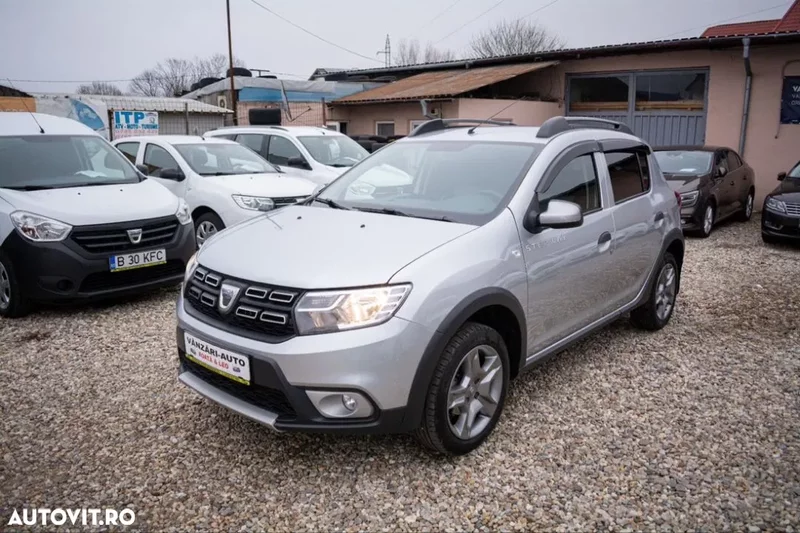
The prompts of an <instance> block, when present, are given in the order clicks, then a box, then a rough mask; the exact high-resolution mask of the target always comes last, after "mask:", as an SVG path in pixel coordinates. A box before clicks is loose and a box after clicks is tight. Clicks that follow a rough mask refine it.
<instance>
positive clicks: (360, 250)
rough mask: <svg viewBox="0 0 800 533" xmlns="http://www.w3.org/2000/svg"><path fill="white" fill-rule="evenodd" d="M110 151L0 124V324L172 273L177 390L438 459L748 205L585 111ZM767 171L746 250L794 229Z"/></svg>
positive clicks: (479, 434) (31, 121) (222, 133)
mask: <svg viewBox="0 0 800 533" xmlns="http://www.w3.org/2000/svg"><path fill="white" fill-rule="evenodd" d="M113 144H114V146H115V147H116V148H117V149H114V148H113V147H112V146H111V145H110V144H109V143H107V142H106V141H105V140H104V139H102V138H101V137H99V136H98V135H96V134H94V133H93V132H91V130H89V129H88V128H86V127H85V126H83V125H81V124H79V123H77V122H74V121H71V120H69V119H63V118H57V117H51V116H47V115H40V114H31V113H0V167H2V168H3V173H2V174H0V215H2V216H0V243H1V244H2V245H1V246H0V315H2V316H7V317H13V316H19V315H21V314H23V313H24V312H25V311H26V309H27V308H28V306H29V305H30V304H31V303H32V302H35V301H67V300H76V299H78V300H81V299H92V298H101V297H107V296H109V295H116V294H123V293H129V292H136V291H140V290H143V289H149V288H153V287H158V286H162V285H167V284H177V283H178V282H180V281H182V282H183V285H182V290H181V294H180V296H179V298H178V303H177V319H178V336H177V354H178V361H179V376H178V378H179V380H180V382H181V383H183V384H184V385H186V386H188V387H189V388H191V389H193V390H194V391H196V392H197V393H199V394H200V395H202V396H205V397H207V398H209V399H211V400H213V401H215V402H217V403H219V404H221V405H223V406H225V407H227V408H228V409H231V410H232V411H235V412H237V413H239V414H241V415H244V416H246V417H249V418H252V419H254V420H256V421H258V422H260V423H262V424H265V425H267V426H269V427H271V428H273V429H276V430H280V431H312V432H335V433H397V432H411V433H413V434H415V435H416V437H417V438H418V439H419V441H420V442H421V443H422V444H423V445H424V446H425V447H427V448H430V449H432V450H435V451H437V452H441V453H446V454H463V453H468V452H470V451H472V450H474V449H475V448H477V447H478V446H480V445H481V443H482V442H483V441H484V440H485V439H486V438H487V437H488V436H489V434H490V433H491V432H492V430H493V428H494V426H495V425H496V424H497V421H498V419H499V417H500V414H501V412H502V410H503V406H504V402H505V397H506V394H507V391H508V386H509V383H510V381H511V380H512V379H513V378H515V377H516V376H517V375H518V374H519V373H521V372H522V371H523V370H525V369H527V368H529V367H531V366H533V365H535V364H537V363H539V362H541V361H543V360H544V359H546V358H547V357H549V356H551V355H553V354H555V353H557V352H559V351H561V350H563V349H565V348H566V347H567V346H569V345H571V344H572V343H574V342H576V341H577V340H579V339H581V338H583V337H584V336H586V335H588V334H590V333H592V332H594V331H596V330H598V329H599V328H601V327H603V326H605V325H606V324H608V323H610V322H611V321H613V320H615V319H616V318H618V317H620V316H621V315H623V314H630V317H631V320H632V322H633V324H634V325H635V326H637V327H639V328H641V329H645V330H658V329H661V328H663V327H664V326H665V325H666V324H667V323H668V322H669V320H670V318H671V316H672V314H673V312H674V310H675V305H676V300H677V295H678V293H679V289H680V276H681V268H682V264H683V259H684V241H683V238H684V237H683V233H684V230H685V231H694V232H697V233H698V234H699V235H701V236H705V237H707V236H708V235H709V234H710V233H711V231H712V229H713V226H714V224H715V223H717V222H719V221H720V220H723V219H724V218H727V217H732V216H737V217H739V218H740V219H742V220H747V219H749V218H750V217H751V215H752V211H753V203H754V198H755V187H754V179H753V170H752V168H750V167H749V166H748V165H747V164H746V163H744V162H743V161H742V159H741V158H740V157H739V155H738V154H737V153H736V152H734V151H733V150H730V149H728V148H721V147H706V148H697V147H670V148H663V149H656V150H652V149H651V148H650V147H649V146H648V145H647V144H646V143H645V142H644V141H642V140H641V139H639V138H638V137H636V136H634V135H633V134H632V132H631V131H630V129H629V128H627V126H624V125H622V124H619V123H615V122H610V121H605V120H601V119H585V118H584V119H575V118H566V117H556V118H553V119H550V120H548V121H546V122H545V123H544V124H543V125H542V126H541V127H538V128H532V127H517V126H510V125H507V124H504V123H493V122H491V121H479V120H478V121H464V120H457V121H447V120H440V119H437V120H432V121H429V122H426V123H424V124H422V125H420V126H419V127H418V128H416V129H415V130H414V132H413V133H412V134H411V135H409V136H407V137H405V138H403V139H400V140H396V141H394V142H392V143H390V144H388V145H387V146H385V147H383V148H382V149H381V150H379V151H376V152H375V153H374V154H372V155H369V156H368V153H367V152H366V150H364V149H363V148H362V147H361V146H360V145H359V144H358V143H357V142H355V141H353V140H352V139H349V138H348V137H346V136H344V135H341V134H338V133H336V132H331V131H329V130H324V129H322V128H301V127H296V128H295V127H282V126H258V127H236V128H224V129H220V130H216V131H213V132H209V133H207V134H205V135H204V136H203V137H197V136H153V137H136V138H125V139H119V140H117V141H115V142H114V143H113ZM350 167H354V168H352V170H350V171H349V172H347V173H346V174H344V175H341V176H340V174H341V173H342V172H344V171H345V170H347V169H348V168H350ZM781 179H782V182H781V185H780V186H779V187H778V189H776V190H775V191H773V192H772V193H771V194H770V195H769V196H768V197H767V200H766V202H765V215H764V217H763V218H764V222H763V223H762V230H763V231H764V232H765V233H764V238H765V240H767V239H768V238H774V237H777V236H779V235H780V236H791V235H793V234H792V232H798V229H797V228H798V221H800V208H798V206H800V201H798V199H797V195H800V193H798V192H797V190H798V185H797V183H800V165H798V167H795V168H794V169H792V170H791V171H790V172H789V173H788V174H787V175H783V176H781ZM795 210H797V213H795ZM225 228H229V229H227V230H226V231H221V230H222V229H225ZM198 247H199V250H198ZM195 252H196V253H195ZM565 288H569V290H565Z"/></svg>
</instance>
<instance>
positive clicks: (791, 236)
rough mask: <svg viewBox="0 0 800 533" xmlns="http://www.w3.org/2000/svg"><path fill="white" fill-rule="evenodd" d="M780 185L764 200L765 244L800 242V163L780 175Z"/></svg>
mask: <svg viewBox="0 0 800 533" xmlns="http://www.w3.org/2000/svg"><path fill="white" fill-rule="evenodd" d="M778 181H780V182H781V183H780V185H778V186H777V187H776V188H775V189H774V190H773V191H772V192H770V193H769V194H768V195H767V197H766V198H765V199H764V212H763V213H762V214H761V237H762V238H763V239H764V242H768V243H772V242H777V241H795V242H800V162H798V163H797V164H796V165H795V166H794V168H793V169H792V170H790V171H789V173H788V174H787V173H786V172H781V173H780V174H778Z"/></svg>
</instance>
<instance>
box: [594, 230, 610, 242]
mask: <svg viewBox="0 0 800 533" xmlns="http://www.w3.org/2000/svg"><path fill="white" fill-rule="evenodd" d="M607 242H611V234H610V233H609V232H607V231H604V232H603V233H601V234H600V238H599V239H597V244H605V243H607Z"/></svg>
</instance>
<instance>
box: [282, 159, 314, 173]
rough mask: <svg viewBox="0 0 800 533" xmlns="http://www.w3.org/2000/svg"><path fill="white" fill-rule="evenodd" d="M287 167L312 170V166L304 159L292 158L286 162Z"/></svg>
mask: <svg viewBox="0 0 800 533" xmlns="http://www.w3.org/2000/svg"><path fill="white" fill-rule="evenodd" d="M286 166H287V167H292V168H302V169H303V170H311V166H310V165H309V164H308V163H306V160H305V159H303V158H302V157H290V158H289V160H288V161H286Z"/></svg>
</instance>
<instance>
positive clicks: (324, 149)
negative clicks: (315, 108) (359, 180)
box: [298, 135, 369, 167]
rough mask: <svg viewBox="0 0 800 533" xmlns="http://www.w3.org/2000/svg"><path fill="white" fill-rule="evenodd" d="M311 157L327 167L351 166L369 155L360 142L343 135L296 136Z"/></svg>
mask: <svg viewBox="0 0 800 533" xmlns="http://www.w3.org/2000/svg"><path fill="white" fill-rule="evenodd" d="M298 139H299V140H300V142H301V143H303V146H305V147H306V150H308V151H309V153H311V157H313V158H314V159H316V160H317V161H318V162H320V163H322V164H323V165H328V166H329V167H352V166H353V165H355V164H356V163H358V162H359V161H361V160H362V159H364V158H366V157H367V156H368V155H369V152H367V151H366V150H365V149H364V148H363V147H362V146H361V145H360V144H358V143H357V142H355V141H354V140H353V139H351V138H350V137H345V136H344V135H313V136H307V137H298Z"/></svg>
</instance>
